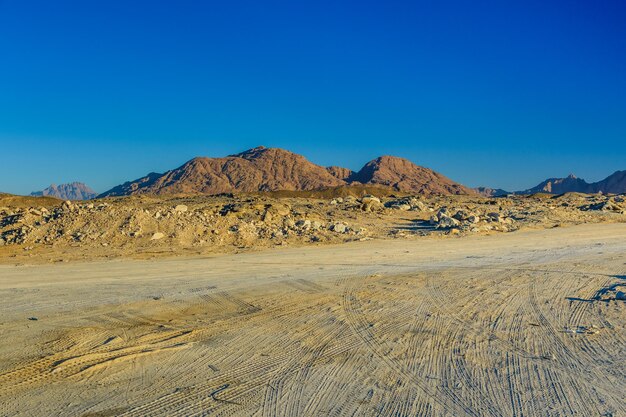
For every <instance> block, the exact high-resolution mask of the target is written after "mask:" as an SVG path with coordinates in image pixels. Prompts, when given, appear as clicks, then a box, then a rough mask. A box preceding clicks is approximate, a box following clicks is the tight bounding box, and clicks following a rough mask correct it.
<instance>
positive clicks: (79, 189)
mask: <svg viewBox="0 0 626 417" xmlns="http://www.w3.org/2000/svg"><path fill="white" fill-rule="evenodd" d="M30 195H32V196H50V197H56V198H60V199H62V200H89V199H91V198H94V197H96V195H97V194H96V192H95V191H94V190H92V189H91V188H90V187H89V186H87V185H86V184H84V183H82V182H71V183H68V184H60V185H56V184H50V186H49V187H48V188H46V189H44V190H42V191H34V192H32V193H31V194H30Z"/></svg>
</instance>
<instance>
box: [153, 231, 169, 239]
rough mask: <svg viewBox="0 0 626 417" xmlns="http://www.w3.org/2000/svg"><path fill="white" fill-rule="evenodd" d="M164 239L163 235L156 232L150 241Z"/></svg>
mask: <svg viewBox="0 0 626 417" xmlns="http://www.w3.org/2000/svg"><path fill="white" fill-rule="evenodd" d="M164 237H165V235H164V234H163V233H161V232H156V233H155V234H153V235H152V237H151V238H150V240H159V239H163V238H164Z"/></svg>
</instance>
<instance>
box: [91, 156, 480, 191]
mask: <svg viewBox="0 0 626 417" xmlns="http://www.w3.org/2000/svg"><path fill="white" fill-rule="evenodd" d="M352 183H362V184H366V185H379V186H385V187H390V188H393V189H395V190H398V191H403V192H414V193H421V194H424V195H433V194H473V191H472V190H470V189H469V188H467V187H465V186H463V185H461V184H458V183H456V182H454V181H452V180H451V179H449V178H447V177H445V176H444V175H442V174H439V173H437V172H435V171H433V170H431V169H429V168H425V167H421V166H418V165H415V164H414V163H412V162H411V161H409V160H407V159H404V158H399V157H393V156H381V157H378V158H376V159H373V160H372V161H370V162H368V163H367V164H365V166H364V167H363V168H362V169H361V170H360V171H358V172H354V171H352V170H349V169H348V168H342V167H339V166H331V167H322V166H320V165H316V164H314V163H312V162H310V161H309V160H307V159H306V158H305V157H304V156H302V155H298V154H296V153H293V152H290V151H287V150H284V149H280V148H265V147H263V146H259V147H256V148H252V149H248V150H246V151H243V152H240V153H237V154H233V155H228V156H226V157H218V158H209V157H195V158H193V159H191V160H189V161H187V162H185V163H184V164H183V165H181V166H179V167H178V168H175V169H173V170H169V171H167V172H165V173H163V174H159V173H150V174H148V175H146V176H144V177H141V178H138V179H136V180H133V181H128V182H126V183H123V184H120V185H118V186H116V187H113V188H112V189H110V190H108V191H106V192H104V193H102V194H101V195H100V196H99V197H114V196H124V195H134V194H157V195H160V194H186V193H198V194H220V193H227V192H258V191H310V190H319V189H324V188H331V187H339V186H345V185H349V184H352Z"/></svg>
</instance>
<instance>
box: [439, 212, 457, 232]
mask: <svg viewBox="0 0 626 417" xmlns="http://www.w3.org/2000/svg"><path fill="white" fill-rule="evenodd" d="M459 224H460V223H459V221H458V220H457V219H455V218H453V217H450V216H446V215H445V214H444V215H442V216H441V217H440V218H439V222H438V223H437V228H439V229H444V228H445V229H449V228H452V227H458V225H459Z"/></svg>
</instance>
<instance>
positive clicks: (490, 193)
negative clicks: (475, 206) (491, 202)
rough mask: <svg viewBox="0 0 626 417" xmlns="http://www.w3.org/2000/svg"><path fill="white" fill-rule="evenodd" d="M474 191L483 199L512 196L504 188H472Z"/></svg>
mask: <svg viewBox="0 0 626 417" xmlns="http://www.w3.org/2000/svg"><path fill="white" fill-rule="evenodd" d="M472 190H473V191H474V192H475V193H477V194H480V195H482V196H483V197H501V196H503V195H508V194H511V193H510V192H508V191H506V190H503V189H502V188H489V187H476V188H472Z"/></svg>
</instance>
